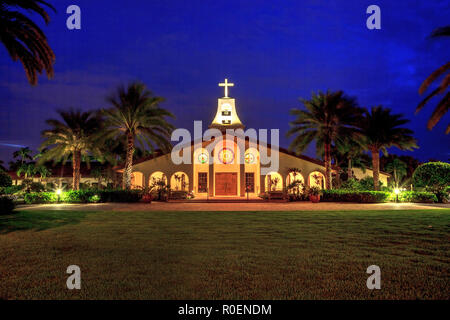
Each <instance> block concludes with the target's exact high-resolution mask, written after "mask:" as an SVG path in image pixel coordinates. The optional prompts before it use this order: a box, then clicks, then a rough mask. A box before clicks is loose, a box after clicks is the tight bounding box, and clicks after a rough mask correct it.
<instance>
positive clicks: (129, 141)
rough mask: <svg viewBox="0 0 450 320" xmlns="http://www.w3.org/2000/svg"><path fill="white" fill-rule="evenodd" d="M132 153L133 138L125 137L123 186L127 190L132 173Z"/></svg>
mask: <svg viewBox="0 0 450 320" xmlns="http://www.w3.org/2000/svg"><path fill="white" fill-rule="evenodd" d="M133 153H134V136H133V135H132V134H128V135H127V160H126V163H125V169H124V171H123V185H124V188H125V189H127V190H129V189H130V188H131V175H132V173H133Z"/></svg>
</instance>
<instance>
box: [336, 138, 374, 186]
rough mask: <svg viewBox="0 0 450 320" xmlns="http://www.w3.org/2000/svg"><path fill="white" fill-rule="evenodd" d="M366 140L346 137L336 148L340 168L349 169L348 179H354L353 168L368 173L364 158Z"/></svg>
mask: <svg viewBox="0 0 450 320" xmlns="http://www.w3.org/2000/svg"><path fill="white" fill-rule="evenodd" d="M364 150H365V146H364V140H363V137H361V136H357V137H352V136H348V137H344V138H343V139H342V141H341V142H340V143H338V145H337V146H336V151H337V158H338V159H339V160H340V161H338V166H342V167H343V168H346V169H347V179H352V178H353V168H354V167H356V168H361V169H362V170H363V172H365V171H366V166H367V165H366V161H365V159H364V158H365V156H364Z"/></svg>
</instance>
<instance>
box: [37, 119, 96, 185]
mask: <svg viewBox="0 0 450 320" xmlns="http://www.w3.org/2000/svg"><path fill="white" fill-rule="evenodd" d="M58 114H59V115H60V116H61V118H62V119H63V121H60V120H55V119H50V120H47V121H46V122H47V124H48V125H49V126H51V127H52V128H51V129H48V130H44V131H43V132H42V136H43V137H44V138H45V139H46V140H45V141H44V142H43V143H42V145H41V150H43V149H45V148H48V149H47V151H46V152H45V153H43V154H42V156H41V157H40V158H39V161H38V163H39V164H40V163H43V162H45V161H47V160H53V162H54V163H56V162H58V161H61V160H62V164H63V165H64V164H65V162H66V161H67V160H68V159H69V158H71V159H72V168H73V182H72V188H73V190H78V189H79V187H80V177H81V174H80V167H81V159H82V157H84V158H85V159H87V160H88V159H89V157H87V156H88V155H89V154H93V155H95V156H96V157H97V158H98V159H100V160H102V159H103V155H102V153H101V146H102V142H103V140H102V139H101V136H100V135H101V130H102V123H101V120H100V117H99V115H98V114H97V113H94V112H91V111H87V112H83V111H80V110H69V111H58Z"/></svg>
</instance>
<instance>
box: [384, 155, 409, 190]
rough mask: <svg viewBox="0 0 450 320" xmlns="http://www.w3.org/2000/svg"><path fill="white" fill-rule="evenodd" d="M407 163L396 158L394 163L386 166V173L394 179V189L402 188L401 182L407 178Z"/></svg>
mask: <svg viewBox="0 0 450 320" xmlns="http://www.w3.org/2000/svg"><path fill="white" fill-rule="evenodd" d="M406 168H407V166H406V163H404V162H403V161H402V160H400V159H398V158H394V160H392V162H390V163H388V164H387V165H386V171H387V172H389V173H392V177H393V178H394V187H395V188H398V187H399V186H400V181H401V180H402V179H403V178H404V177H405V176H406V173H407V171H406Z"/></svg>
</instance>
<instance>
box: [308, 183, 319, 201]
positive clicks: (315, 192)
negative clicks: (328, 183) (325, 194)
mask: <svg viewBox="0 0 450 320" xmlns="http://www.w3.org/2000/svg"><path fill="white" fill-rule="evenodd" d="M320 191H321V190H320V188H319V187H311V188H309V190H308V195H309V200H310V201H311V202H312V203H318V202H319V201H320Z"/></svg>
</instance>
